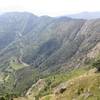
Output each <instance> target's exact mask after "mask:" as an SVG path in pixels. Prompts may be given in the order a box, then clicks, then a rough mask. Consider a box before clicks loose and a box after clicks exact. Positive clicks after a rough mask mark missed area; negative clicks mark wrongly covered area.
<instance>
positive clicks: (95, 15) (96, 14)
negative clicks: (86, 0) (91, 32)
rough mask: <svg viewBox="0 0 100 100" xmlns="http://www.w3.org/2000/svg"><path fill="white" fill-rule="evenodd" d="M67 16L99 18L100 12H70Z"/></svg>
mask: <svg viewBox="0 0 100 100" xmlns="http://www.w3.org/2000/svg"><path fill="white" fill-rule="evenodd" d="M68 16H69V17H71V18H77V19H96V18H100V12H81V13H77V14H72V15H68Z"/></svg>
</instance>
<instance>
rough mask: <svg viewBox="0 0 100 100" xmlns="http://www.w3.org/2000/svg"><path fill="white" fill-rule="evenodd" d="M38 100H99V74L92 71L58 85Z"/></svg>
mask: <svg viewBox="0 0 100 100" xmlns="http://www.w3.org/2000/svg"><path fill="white" fill-rule="evenodd" d="M40 100H100V73H94V72H93V71H92V70H91V71H89V72H87V73H85V74H83V75H81V76H79V77H76V78H73V79H71V80H69V81H67V82H64V83H61V84H60V85H58V86H57V87H56V89H55V91H54V93H53V94H50V95H47V96H44V97H42V98H41V99H40Z"/></svg>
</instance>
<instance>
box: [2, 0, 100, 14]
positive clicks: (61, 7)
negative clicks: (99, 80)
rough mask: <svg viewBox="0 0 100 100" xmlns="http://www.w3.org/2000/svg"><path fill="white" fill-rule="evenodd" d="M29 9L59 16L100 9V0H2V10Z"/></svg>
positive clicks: (36, 12)
mask: <svg viewBox="0 0 100 100" xmlns="http://www.w3.org/2000/svg"><path fill="white" fill-rule="evenodd" d="M5 11H29V12H32V13H34V14H36V15H49V16H59V15H67V14H72V13H78V12H84V11H100V0H0V12H5Z"/></svg>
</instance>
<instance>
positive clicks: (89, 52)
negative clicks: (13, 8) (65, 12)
mask: <svg viewBox="0 0 100 100" xmlns="http://www.w3.org/2000/svg"><path fill="white" fill-rule="evenodd" d="M89 14H90V13H88V14H85V13H82V17H81V14H79V15H72V17H73V16H74V17H75V18H79V19H75V18H74V17H73V18H70V17H49V16H41V17H38V16H36V15H33V14H31V13H28V12H23V13H19V12H12V13H5V14H2V15H0V72H1V73H0V94H5V93H8V92H10V93H12V92H13V93H17V94H18V95H25V94H26V92H27V90H28V89H29V88H30V87H31V86H32V84H33V83H35V82H36V81H38V80H39V79H40V78H44V77H47V76H49V75H55V74H59V73H61V72H68V71H72V70H74V69H77V68H82V67H83V66H84V68H87V64H90V63H91V62H92V61H95V59H97V58H98V55H99V54H100V19H99V14H97V13H95V14H94V13H92V14H94V16H92V14H90V15H89ZM97 17H98V19H95V18H97ZM92 18H93V19H92ZM87 19H92V20H87ZM79 75H80V74H79ZM40 83H41V81H40ZM42 83H43V84H44V83H45V82H44V81H42ZM48 84H49V83H48ZM57 84H58V83H57ZM36 86H37V85H36ZM50 86H51V83H50ZM33 87H34V86H33ZM50 93H51V91H50ZM35 96H36V95H35ZM29 100H31V99H29ZM45 100H46V99H45ZM51 100H52V99H51ZM54 100H56V99H54ZM59 100H61V99H59ZM62 100H63V99H62ZM69 100H70V99H69Z"/></svg>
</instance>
